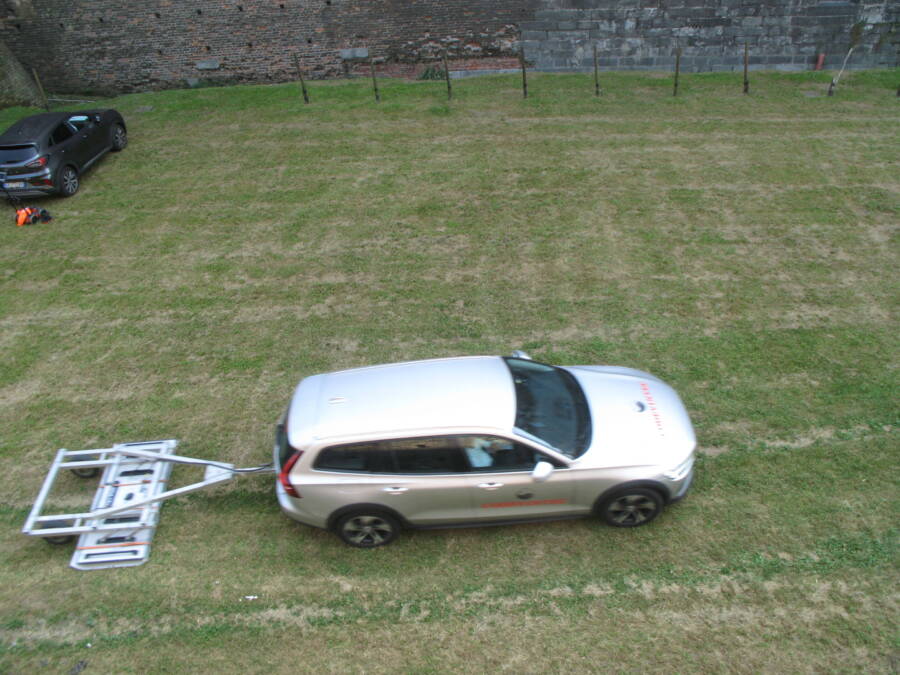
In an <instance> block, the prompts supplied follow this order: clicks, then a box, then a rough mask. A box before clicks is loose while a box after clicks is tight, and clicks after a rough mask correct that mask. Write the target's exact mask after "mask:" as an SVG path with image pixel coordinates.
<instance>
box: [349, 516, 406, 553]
mask: <svg viewBox="0 0 900 675" xmlns="http://www.w3.org/2000/svg"><path fill="white" fill-rule="evenodd" d="M335 532H336V533H337V536H339V537H340V538H341V540H342V541H343V542H344V543H345V544H348V545H350V546H355V547H357V548H375V547H376V546H386V545H387V544H390V543H391V542H392V541H394V539H396V538H397V534H398V533H399V532H400V523H399V522H397V519H396V518H394V517H393V516H389V515H388V514H386V513H384V512H382V511H374V510H372V511H370V510H368V509H360V510H359V511H351V512H350V513H348V514H346V515H343V516H341V517H340V518H339V519H338V521H337V523H336V525H335Z"/></svg>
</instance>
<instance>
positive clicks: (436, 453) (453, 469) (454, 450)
mask: <svg viewBox="0 0 900 675" xmlns="http://www.w3.org/2000/svg"><path fill="white" fill-rule="evenodd" d="M393 450H394V460H395V461H396V463H397V473H463V472H465V471H466V470H467V469H468V466H467V464H466V462H465V460H464V459H463V454H462V449H461V448H460V447H459V444H458V443H457V441H456V440H455V439H454V438H453V437H451V436H443V437H438V438H416V439H404V440H402V441H396V442H394V448H393Z"/></svg>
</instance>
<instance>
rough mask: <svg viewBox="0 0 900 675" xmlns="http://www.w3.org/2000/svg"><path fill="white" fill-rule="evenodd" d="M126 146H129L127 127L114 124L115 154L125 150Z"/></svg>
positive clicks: (113, 148)
mask: <svg viewBox="0 0 900 675" xmlns="http://www.w3.org/2000/svg"><path fill="white" fill-rule="evenodd" d="M126 145H128V133H127V132H126V131H125V127H123V126H122V125H121V124H114V125H113V128H112V150H113V152H119V151H120V150H124V149H125V146H126Z"/></svg>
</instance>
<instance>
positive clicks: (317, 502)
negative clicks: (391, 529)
mask: <svg viewBox="0 0 900 675" xmlns="http://www.w3.org/2000/svg"><path fill="white" fill-rule="evenodd" d="M295 476H296V478H297V479H299V480H297V482H294V485H295V486H296V488H297V491H298V492H299V493H300V494H301V495H302V500H303V502H304V507H308V508H310V509H313V510H314V514H315V517H316V518H317V519H320V518H323V517H324V518H325V519H326V520H327V518H328V516H330V515H331V514H332V513H333V512H335V511H337V510H338V509H341V508H344V507H346V506H350V505H352V504H370V505H371V504H380V505H383V506H385V507H386V508H387V509H390V510H392V511H396V512H397V513H399V514H400V515H401V516H402V517H403V518H404V519H406V520H407V522H409V523H410V524H412V525H420V526H429V525H440V524H444V523H452V522H456V521H460V520H470V519H471V518H472V501H471V496H470V494H469V490H468V483H467V480H468V478H469V476H467V475H416V476H407V475H377V474H359V473H341V472H329V471H313V472H310V473H304V474H301V475H296V474H292V479H293V478H294V477H295Z"/></svg>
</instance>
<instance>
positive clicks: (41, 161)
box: [25, 155, 49, 169]
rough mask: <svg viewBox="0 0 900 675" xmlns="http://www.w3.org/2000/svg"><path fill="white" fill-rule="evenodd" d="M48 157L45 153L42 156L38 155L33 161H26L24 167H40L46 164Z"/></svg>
mask: <svg viewBox="0 0 900 675" xmlns="http://www.w3.org/2000/svg"><path fill="white" fill-rule="evenodd" d="M48 159H49V158H48V156H47V155H44V156H43V157H38V158H37V159H36V160H34V161H33V162H28V164H26V165H25V168H26V169H42V168H44V167H45V166H47V160H48Z"/></svg>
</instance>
